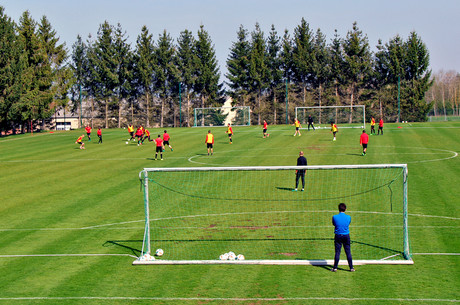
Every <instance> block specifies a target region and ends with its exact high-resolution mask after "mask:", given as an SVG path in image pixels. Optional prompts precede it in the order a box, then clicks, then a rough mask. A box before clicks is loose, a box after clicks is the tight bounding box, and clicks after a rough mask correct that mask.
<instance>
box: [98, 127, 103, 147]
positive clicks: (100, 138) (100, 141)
mask: <svg viewBox="0 0 460 305" xmlns="http://www.w3.org/2000/svg"><path fill="white" fill-rule="evenodd" d="M97 136H98V137H99V142H97V144H102V130H101V127H99V128H98V129H97Z"/></svg>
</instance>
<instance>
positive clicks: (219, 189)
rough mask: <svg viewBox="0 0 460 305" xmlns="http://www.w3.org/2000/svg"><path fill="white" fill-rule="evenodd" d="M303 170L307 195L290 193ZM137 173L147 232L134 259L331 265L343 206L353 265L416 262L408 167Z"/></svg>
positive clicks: (142, 261)
mask: <svg viewBox="0 0 460 305" xmlns="http://www.w3.org/2000/svg"><path fill="white" fill-rule="evenodd" d="M300 168H305V169H306V175H305V178H306V179H305V180H306V181H305V183H306V185H305V191H300V188H299V191H297V192H294V191H292V190H293V186H294V183H295V170H297V169H300ZM139 178H140V179H141V182H142V185H143V191H144V208H145V231H144V238H143V244H142V250H141V253H140V256H139V258H138V259H137V260H136V261H134V262H133V264H276V265H283V264H284V265H331V264H332V261H333V256H334V227H333V226H332V220H331V219H332V216H333V215H334V214H336V213H338V209H337V206H338V204H339V203H340V202H344V203H346V204H347V206H348V209H347V213H348V214H349V215H351V217H352V222H351V226H350V231H351V233H350V236H351V240H352V254H353V259H354V264H355V265H360V264H412V263H413V261H412V259H411V252H410V247H409V233H408V223H407V216H408V215H407V165H405V164H386V165H335V166H334V165H330V166H306V167H296V166H287V167H286V166H275V167H226V168H225V167H224V168H211V167H203V168H145V169H144V170H142V171H141V172H140V173H139ZM156 249H162V250H163V251H164V254H163V255H162V256H161V257H155V255H154V254H155V250H156ZM229 252H233V253H235V255H238V254H242V255H243V256H244V257H245V259H244V260H238V259H235V260H232V259H230V260H228V259H225V258H226V256H225V255H223V254H226V253H229ZM221 255H223V256H222V257H223V258H224V259H220V258H221ZM340 264H346V260H341V262H340Z"/></svg>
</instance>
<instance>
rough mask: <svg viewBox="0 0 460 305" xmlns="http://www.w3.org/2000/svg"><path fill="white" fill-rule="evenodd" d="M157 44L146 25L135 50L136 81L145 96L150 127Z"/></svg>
mask: <svg viewBox="0 0 460 305" xmlns="http://www.w3.org/2000/svg"><path fill="white" fill-rule="evenodd" d="M154 53H155V45H154V41H153V37H152V35H151V34H149V30H148V29H147V27H146V26H145V25H144V26H143V27H142V30H141V34H140V35H139V36H138V37H137V43H136V51H135V63H136V64H135V72H134V73H135V77H134V78H135V82H136V83H137V89H138V94H137V95H138V96H143V97H145V105H146V120H147V121H146V126H147V128H148V127H150V100H151V98H152V96H153V91H154V89H153V82H154V75H155V54H154ZM133 120H134V114H133V104H131V123H133Z"/></svg>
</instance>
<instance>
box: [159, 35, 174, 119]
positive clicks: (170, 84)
mask: <svg viewBox="0 0 460 305" xmlns="http://www.w3.org/2000/svg"><path fill="white" fill-rule="evenodd" d="M175 53H176V51H175V47H174V45H173V40H172V38H171V36H170V35H169V34H168V33H167V32H166V30H165V31H163V34H162V35H160V37H159V39H158V43H157V47H156V48H155V69H156V70H155V81H156V82H155V88H156V90H157V92H158V94H159V95H160V100H161V112H160V127H163V125H164V121H165V110H166V109H165V107H166V105H167V102H168V101H170V102H171V105H170V109H173V108H174V107H173V106H174V105H173V102H172V99H171V98H170V97H171V95H172V92H173V90H174V89H175V85H176V84H178V83H179V81H178V77H179V73H178V70H177V67H176V66H175Z"/></svg>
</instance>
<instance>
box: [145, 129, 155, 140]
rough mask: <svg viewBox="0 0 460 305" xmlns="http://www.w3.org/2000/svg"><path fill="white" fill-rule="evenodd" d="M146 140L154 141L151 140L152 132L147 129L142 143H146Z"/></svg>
mask: <svg viewBox="0 0 460 305" xmlns="http://www.w3.org/2000/svg"><path fill="white" fill-rule="evenodd" d="M145 139H149V142H152V141H153V140H152V139H150V131H148V130H147V129H144V137H143V138H142V143H144V140H145Z"/></svg>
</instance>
